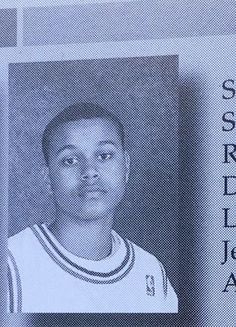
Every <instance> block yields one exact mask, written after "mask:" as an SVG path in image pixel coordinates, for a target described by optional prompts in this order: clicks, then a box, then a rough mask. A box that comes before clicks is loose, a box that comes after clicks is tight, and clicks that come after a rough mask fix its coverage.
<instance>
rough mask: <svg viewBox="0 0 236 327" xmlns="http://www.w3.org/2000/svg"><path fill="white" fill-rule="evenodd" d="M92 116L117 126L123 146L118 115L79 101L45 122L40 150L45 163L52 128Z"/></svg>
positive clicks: (121, 126) (47, 157)
mask: <svg viewBox="0 0 236 327" xmlns="http://www.w3.org/2000/svg"><path fill="white" fill-rule="evenodd" d="M93 118H104V119H108V120H110V121H111V122H112V123H113V124H114V125H115V127H116V128H117V131H118V134H119V136H120V139H121V143H122V146H123V147H124V127H123V125H122V123H121V122H120V120H119V119H118V117H116V116H115V115H114V114H113V113H111V112H110V111H108V110H106V109H104V108H102V107H101V106H100V105H97V104H94V103H86V102H79V103H75V104H73V105H71V106H69V107H67V108H65V109H64V110H62V111H61V112H60V113H59V114H57V115H56V116H55V117H54V118H53V119H52V120H51V121H50V122H49V123H48V124H47V126H46V128H45V130H44V132H43V137H42V150H43V155H44V159H45V162H46V164H47V165H48V161H49V155H48V150H49V142H50V136H51V133H52V132H53V130H55V129H56V128H57V127H58V126H60V125H62V124H65V123H67V122H70V121H78V120H81V119H93Z"/></svg>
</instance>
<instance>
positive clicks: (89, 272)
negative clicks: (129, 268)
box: [38, 226, 130, 277]
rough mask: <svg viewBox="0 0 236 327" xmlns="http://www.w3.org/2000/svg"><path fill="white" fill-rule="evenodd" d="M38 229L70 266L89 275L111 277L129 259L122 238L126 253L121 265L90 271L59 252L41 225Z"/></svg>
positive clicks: (128, 248)
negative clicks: (105, 269)
mask: <svg viewBox="0 0 236 327" xmlns="http://www.w3.org/2000/svg"><path fill="white" fill-rule="evenodd" d="M38 227H39V229H40V231H41V232H42V233H43V235H44V236H45V237H46V239H47V241H48V242H49V243H50V245H51V246H52V247H53V249H54V250H55V251H56V252H57V254H58V255H59V256H60V257H61V258H62V259H63V260H65V261H66V262H67V263H68V264H70V265H71V266H73V267H74V268H76V269H77V270H80V271H82V272H83V273H85V274H88V275H91V276H97V277H111V276H113V275H115V274H117V273H119V272H120V271H121V270H122V269H123V268H124V267H125V266H126V264H127V263H128V261H129V259H130V247H129V244H128V242H127V241H126V240H124V242H125V246H126V255H125V258H124V260H123V262H122V263H121V265H120V266H119V267H117V268H116V269H114V270H112V271H110V272H108V273H101V272H96V271H92V270H88V269H86V268H84V267H81V266H78V265H77V264H76V263H74V262H73V261H71V260H70V259H69V258H67V257H66V256H64V254H63V253H61V251H60V250H59V249H58V247H57V246H56V245H55V244H54V243H53V241H52V240H51V239H50V236H49V235H48V233H47V232H46V231H45V230H44V229H43V227H42V226H38Z"/></svg>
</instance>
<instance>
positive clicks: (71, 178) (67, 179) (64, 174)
mask: <svg viewBox="0 0 236 327" xmlns="http://www.w3.org/2000/svg"><path fill="white" fill-rule="evenodd" d="M77 180H78V176H77V173H76V172H73V171H65V170H64V171H63V170H62V171H56V172H52V188H53V189H54V190H55V191H56V192H61V193H63V192H64V191H65V190H67V189H68V190H71V189H73V188H75V187H76V186H77Z"/></svg>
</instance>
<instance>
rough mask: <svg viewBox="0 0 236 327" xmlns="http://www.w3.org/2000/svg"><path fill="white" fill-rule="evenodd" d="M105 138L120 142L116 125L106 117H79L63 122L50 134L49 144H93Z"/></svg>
mask: <svg viewBox="0 0 236 327" xmlns="http://www.w3.org/2000/svg"><path fill="white" fill-rule="evenodd" d="M105 140H111V141H114V142H116V143H121V139H120V135H119V132H118V128H117V126H116V125H115V124H114V123H113V122H112V121H110V120H109V119H107V118H92V119H81V120H78V121H70V122H67V123H63V124H61V125H60V126H58V127H56V129H55V130H53V131H52V133H51V135H50V145H53V146H60V145H61V144H62V143H63V144H64V143H68V142H69V143H72V144H82V143H86V144H93V143H97V142H99V141H105Z"/></svg>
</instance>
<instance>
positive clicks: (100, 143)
mask: <svg viewBox="0 0 236 327" xmlns="http://www.w3.org/2000/svg"><path fill="white" fill-rule="evenodd" d="M98 144H99V145H105V144H112V145H114V146H117V144H116V142H114V141H111V140H105V141H99V142H98Z"/></svg>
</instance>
